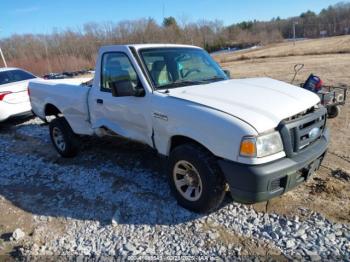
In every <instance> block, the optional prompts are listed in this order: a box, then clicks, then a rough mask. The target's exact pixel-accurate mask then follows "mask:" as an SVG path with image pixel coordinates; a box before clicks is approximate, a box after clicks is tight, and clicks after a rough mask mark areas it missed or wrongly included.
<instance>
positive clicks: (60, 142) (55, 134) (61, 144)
mask: <svg viewBox="0 0 350 262" xmlns="http://www.w3.org/2000/svg"><path fill="white" fill-rule="evenodd" d="M52 138H53V141H54V142H55V145H56V146H57V147H58V149H59V150H61V151H64V150H65V149H66V142H65V141H64V137H63V134H62V131H61V129H59V128H58V127H54V128H53V129H52Z"/></svg>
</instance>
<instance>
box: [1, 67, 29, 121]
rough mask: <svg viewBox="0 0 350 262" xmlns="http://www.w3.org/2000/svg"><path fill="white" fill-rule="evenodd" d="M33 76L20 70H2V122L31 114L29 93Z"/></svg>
mask: <svg viewBox="0 0 350 262" xmlns="http://www.w3.org/2000/svg"><path fill="white" fill-rule="evenodd" d="M35 78H36V76H34V75H33V74H31V73H29V72H27V71H25V70H22V69H18V68H0V121H4V120H6V119H8V118H9V117H13V116H17V115H22V114H27V113H30V112H31V105H30V101H29V96H28V92H27V87H28V82H29V80H32V79H35Z"/></svg>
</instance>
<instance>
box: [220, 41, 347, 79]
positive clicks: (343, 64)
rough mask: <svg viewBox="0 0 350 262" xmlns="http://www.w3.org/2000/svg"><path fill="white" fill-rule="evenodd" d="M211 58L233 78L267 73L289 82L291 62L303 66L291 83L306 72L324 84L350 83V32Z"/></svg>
mask: <svg viewBox="0 0 350 262" xmlns="http://www.w3.org/2000/svg"><path fill="white" fill-rule="evenodd" d="M214 58H215V59H216V60H217V61H218V62H219V63H220V64H221V65H222V66H223V67H224V68H227V69H229V70H230V72H231V75H232V77H233V78H245V77H262V76H268V77H272V78H276V79H279V80H283V81H286V82H290V81H291V80H292V78H293V75H294V69H293V68H294V65H295V64H298V63H302V64H304V65H305V67H304V69H303V70H302V71H301V72H300V74H298V76H297V78H296V82H295V83H301V82H304V81H305V80H306V78H307V77H308V76H309V74H311V73H314V74H316V75H318V76H320V77H321V78H322V79H323V80H324V81H325V83H326V84H331V85H342V84H344V85H350V36H341V37H332V38H325V39H316V40H305V41H299V42H297V43H296V44H295V45H294V44H293V43H292V42H284V43H280V44H273V45H269V46H265V47H262V48H259V49H254V50H247V51H241V52H237V53H228V54H218V55H215V56H214Z"/></svg>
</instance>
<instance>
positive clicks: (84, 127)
mask: <svg viewBox="0 0 350 262" xmlns="http://www.w3.org/2000/svg"><path fill="white" fill-rule="evenodd" d="M29 90H30V98H31V103H32V108H33V111H34V113H35V114H36V115H37V116H39V117H40V118H41V119H43V120H48V119H53V120H51V121H50V125H49V126H50V135H51V139H52V142H53V144H54V146H55V148H56V150H57V151H58V152H59V153H60V154H61V155H62V156H63V157H72V156H75V155H76V154H77V152H78V149H79V142H78V141H79V137H80V136H83V135H88V136H93V135H97V136H106V135H118V136H122V137H125V138H127V139H132V140H135V141H139V142H141V143H145V144H147V145H149V146H150V147H152V148H153V149H154V150H156V151H157V152H158V153H159V154H160V155H163V156H166V158H167V161H168V164H169V165H168V166H169V170H168V176H169V184H170V188H171V190H172V192H173V193H174V195H175V197H176V199H177V201H178V203H179V204H180V205H182V206H183V207H185V208H187V209H190V210H193V211H196V212H209V211H211V210H213V209H215V208H217V207H218V206H219V205H220V203H221V202H222V199H223V197H224V195H225V191H226V190H227V189H229V191H230V192H231V195H232V197H233V199H234V200H235V201H238V202H241V203H255V202H259V201H265V200H268V199H270V198H272V197H275V196H278V195H281V194H283V193H284V192H286V191H288V190H290V189H292V188H293V187H295V186H297V185H299V184H300V183H302V182H303V181H305V180H307V179H308V178H309V177H310V176H311V175H312V174H313V173H314V172H315V171H316V170H317V169H318V168H319V166H320V163H321V161H322V159H323V157H324V155H325V152H326V150H327V146H328V142H329V134H328V129H327V128H326V109H325V108H324V107H322V106H321V105H320V103H319V102H320V100H319V98H318V96H317V95H315V94H313V93H312V92H309V91H307V90H304V89H302V88H299V87H296V86H292V85H289V84H286V83H283V82H280V81H277V80H273V79H269V78H253V79H229V77H228V76H227V75H226V74H225V72H224V71H223V70H222V69H221V68H220V67H219V65H218V64H217V63H216V62H215V61H214V60H213V59H212V58H211V57H210V56H209V55H208V53H206V52H205V51H204V50H202V49H201V48H198V47H194V46H184V45H166V44H159V45H155V44H152V45H123V46H106V47H102V48H101V49H100V51H99V56H98V60H97V65H96V73H95V77H94V80H93V83H92V84H91V85H90V86H89V85H85V86H84V85H69V84H59V83H50V82H47V81H40V80H39V81H31V82H30V84H29ZM48 116H55V117H49V118H48Z"/></svg>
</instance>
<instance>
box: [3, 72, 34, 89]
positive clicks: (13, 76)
mask: <svg viewBox="0 0 350 262" xmlns="http://www.w3.org/2000/svg"><path fill="white" fill-rule="evenodd" d="M34 78H36V77H35V76H34V75H32V74H30V73H28V72H25V71H22V70H18V69H16V70H9V71H3V72H0V85H5V84H9V83H14V82H19V81H23V80H29V79H34Z"/></svg>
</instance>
